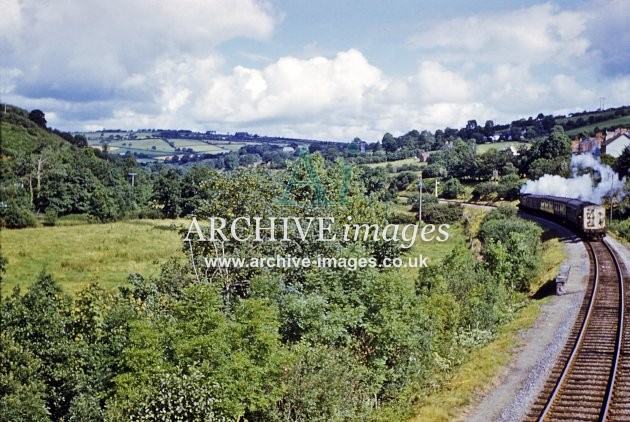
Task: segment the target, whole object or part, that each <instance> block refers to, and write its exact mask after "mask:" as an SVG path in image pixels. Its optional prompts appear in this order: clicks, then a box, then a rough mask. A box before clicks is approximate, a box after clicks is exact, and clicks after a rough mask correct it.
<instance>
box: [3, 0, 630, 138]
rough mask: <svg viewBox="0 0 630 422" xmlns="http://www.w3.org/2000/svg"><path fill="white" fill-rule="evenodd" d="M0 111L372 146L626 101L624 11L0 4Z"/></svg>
mask: <svg viewBox="0 0 630 422" xmlns="http://www.w3.org/2000/svg"><path fill="white" fill-rule="evenodd" d="M0 10H1V11H2V12H1V13H0V102H3V103H9V104H13V105H17V106H20V107H22V108H25V109H27V110H32V109H40V110H42V111H44V112H45V113H46V118H47V120H48V124H49V126H52V127H55V128H58V129H61V130H70V131H81V130H100V129H102V128H109V129H143V128H161V129H190V130H198V131H206V130H215V131H217V132H220V133H226V132H229V133H233V132H235V131H246V132H249V133H257V134H260V135H275V136H287V137H300V138H308V139H320V140H337V141H350V140H352V139H354V138H355V137H360V138H361V139H363V140H365V141H368V142H375V141H378V140H380V139H381V138H382V137H383V135H384V134H385V133H387V132H389V133H392V134H393V135H395V136H398V135H401V134H404V133H407V132H408V131H410V130H412V129H417V130H424V129H428V130H432V131H433V130H436V129H440V128H445V127H454V128H459V127H463V126H464V125H465V124H466V122H467V121H468V120H471V119H476V120H477V122H478V123H480V124H483V123H485V121H486V120H493V121H494V122H495V123H509V122H510V121H512V120H515V119H518V118H522V117H528V116H534V117H535V116H536V115H537V114H538V113H544V114H552V113H553V114H567V113H571V112H576V111H582V110H595V109H597V108H599V106H600V101H601V100H600V99H601V98H604V104H605V107H606V108H608V107H614V106H621V105H629V104H630V101H629V100H630V25H629V24H628V20H627V17H628V16H630V1H627V0H572V1H570V0H556V1H551V2H540V1H534V0H524V1H505V0H501V1H499V0H486V1H484V2H471V1H470V0H445V1H425V0H413V1H412V0H389V1H386V0H317V1H313V0H269V1H258V0H177V1H175V0H108V1H103V0H75V1H70V0H0Z"/></svg>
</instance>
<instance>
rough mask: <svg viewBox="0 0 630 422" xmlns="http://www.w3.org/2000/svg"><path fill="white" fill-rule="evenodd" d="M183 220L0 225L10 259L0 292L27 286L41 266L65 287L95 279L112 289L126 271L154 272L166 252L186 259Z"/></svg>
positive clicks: (72, 288) (124, 277)
mask: <svg viewBox="0 0 630 422" xmlns="http://www.w3.org/2000/svg"><path fill="white" fill-rule="evenodd" d="M185 224H186V222H185V221H184V220H179V221H176V220H131V221H120V222H115V223H109V224H79V225H68V226H65V225H62V226H57V227H36V228H27V229H19V230H7V229H5V230H2V233H1V234H0V236H1V237H2V254H3V255H4V256H5V257H6V258H7V259H8V265H7V272H6V274H5V277H4V282H3V286H2V292H3V294H7V293H8V292H9V291H10V290H12V289H13V287H15V286H18V285H19V286H20V287H21V288H25V287H27V286H29V285H30V284H32V283H33V282H34V281H35V279H36V278H37V276H38V274H40V273H41V272H42V271H44V272H46V273H50V274H52V276H53V277H54V278H55V280H57V281H58V282H59V283H60V284H61V286H62V287H63V289H64V291H66V292H68V293H75V292H77V291H78V290H81V289H82V288H83V287H84V286H85V285H86V284H90V283H96V282H98V283H99V284H100V285H101V286H103V287H104V288H105V289H111V288H114V287H116V286H118V285H121V284H123V283H125V282H126V280H127V276H128V275H129V274H130V273H141V274H143V275H144V276H151V275H156V274H158V273H159V271H160V267H161V265H162V264H163V263H165V262H166V261H167V260H168V259H169V258H171V257H176V258H181V259H186V255H185V254H184V253H183V252H182V251H181V250H182V241H181V236H180V234H179V233H178V229H179V228H180V227H183V226H184V225H185Z"/></svg>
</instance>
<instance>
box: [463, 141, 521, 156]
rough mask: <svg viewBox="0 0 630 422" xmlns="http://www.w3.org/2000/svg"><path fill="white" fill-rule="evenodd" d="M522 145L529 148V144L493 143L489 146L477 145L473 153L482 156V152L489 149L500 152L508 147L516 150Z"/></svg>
mask: <svg viewBox="0 0 630 422" xmlns="http://www.w3.org/2000/svg"><path fill="white" fill-rule="evenodd" d="M522 145H526V146H529V145H530V144H528V143H527V142H511V141H510V142H493V143H490V144H478V145H477V147H476V149H475V151H476V152H477V154H483V153H484V152H487V151H489V150H491V149H496V150H497V151H501V150H503V149H505V148H509V147H515V148H516V149H518V148H519V147H520V146H522Z"/></svg>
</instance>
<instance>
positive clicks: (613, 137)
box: [602, 132, 630, 147]
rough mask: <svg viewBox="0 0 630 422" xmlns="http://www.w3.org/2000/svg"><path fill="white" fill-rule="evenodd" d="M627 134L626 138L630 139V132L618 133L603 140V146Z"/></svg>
mask: <svg viewBox="0 0 630 422" xmlns="http://www.w3.org/2000/svg"><path fill="white" fill-rule="evenodd" d="M623 136H625V137H626V138H628V139H630V135H629V134H628V132H624V133H616V134H615V135H613V136H611V137H610V138H607V139H606V140H605V141H604V142H602V146H604V147H605V146H608V145H610V144H612V143H613V142H615V141H616V140H617V139H619V138H621V137H623Z"/></svg>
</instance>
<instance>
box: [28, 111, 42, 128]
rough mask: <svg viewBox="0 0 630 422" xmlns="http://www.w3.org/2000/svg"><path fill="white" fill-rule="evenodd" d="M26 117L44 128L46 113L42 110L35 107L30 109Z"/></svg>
mask: <svg viewBox="0 0 630 422" xmlns="http://www.w3.org/2000/svg"><path fill="white" fill-rule="evenodd" d="M28 118H29V120H30V121H32V122H34V123H35V124H36V125H37V126H39V127H42V128H44V129H46V115H45V114H44V112H43V111H41V110H37V109H35V110H32V111H31V112H30V113H28Z"/></svg>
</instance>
